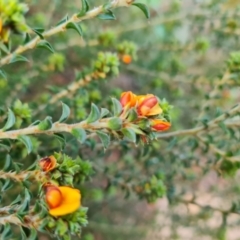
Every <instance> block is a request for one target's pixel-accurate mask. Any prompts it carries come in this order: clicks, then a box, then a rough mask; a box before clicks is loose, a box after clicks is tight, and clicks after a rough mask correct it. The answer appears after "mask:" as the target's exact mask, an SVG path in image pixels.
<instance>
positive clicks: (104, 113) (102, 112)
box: [101, 108, 109, 118]
mask: <svg viewBox="0 0 240 240" xmlns="http://www.w3.org/2000/svg"><path fill="white" fill-rule="evenodd" d="M108 114H109V110H108V109H106V108H101V118H103V117H106V116H107V115H108Z"/></svg>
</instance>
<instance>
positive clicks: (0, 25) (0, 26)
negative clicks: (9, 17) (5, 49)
mask: <svg viewBox="0 0 240 240" xmlns="http://www.w3.org/2000/svg"><path fill="white" fill-rule="evenodd" d="M2 25H3V24H2V20H1V18H0V33H1V31H2Z"/></svg>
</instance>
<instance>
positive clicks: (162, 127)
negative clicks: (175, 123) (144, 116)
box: [151, 119, 171, 131]
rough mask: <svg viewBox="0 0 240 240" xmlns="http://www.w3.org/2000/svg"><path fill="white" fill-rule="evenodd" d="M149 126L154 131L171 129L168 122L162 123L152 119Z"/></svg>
mask: <svg viewBox="0 0 240 240" xmlns="http://www.w3.org/2000/svg"><path fill="white" fill-rule="evenodd" d="M151 125H152V128H153V129H154V130H156V131H166V130H168V129H169V128H170V127H171V123H170V122H164V121H163V120H161V119H152V120H151Z"/></svg>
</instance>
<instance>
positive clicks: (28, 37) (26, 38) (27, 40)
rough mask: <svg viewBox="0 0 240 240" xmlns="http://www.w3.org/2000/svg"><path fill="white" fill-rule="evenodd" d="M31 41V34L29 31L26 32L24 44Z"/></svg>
mask: <svg viewBox="0 0 240 240" xmlns="http://www.w3.org/2000/svg"><path fill="white" fill-rule="evenodd" d="M30 41H31V37H30V35H29V34H28V33H26V35H25V39H24V42H23V43H24V44H27V43H29V42H30Z"/></svg>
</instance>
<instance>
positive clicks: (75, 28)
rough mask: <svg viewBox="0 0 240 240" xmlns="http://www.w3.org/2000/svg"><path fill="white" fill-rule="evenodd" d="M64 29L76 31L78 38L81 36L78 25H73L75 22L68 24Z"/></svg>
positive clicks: (80, 29)
mask: <svg viewBox="0 0 240 240" xmlns="http://www.w3.org/2000/svg"><path fill="white" fill-rule="evenodd" d="M66 28H67V29H74V30H76V31H77V32H78V34H79V35H80V36H82V35H83V31H82V28H81V26H80V25H78V24H77V23H75V22H70V23H68V24H67V26H66Z"/></svg>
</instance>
